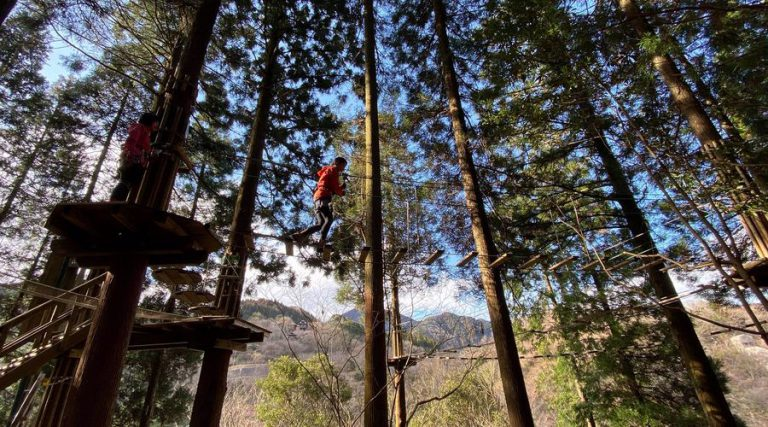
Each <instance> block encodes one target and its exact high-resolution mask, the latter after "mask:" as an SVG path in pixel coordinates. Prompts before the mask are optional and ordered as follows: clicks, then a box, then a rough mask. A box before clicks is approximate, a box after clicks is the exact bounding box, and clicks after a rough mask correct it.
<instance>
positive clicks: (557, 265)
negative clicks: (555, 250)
mask: <svg viewBox="0 0 768 427" xmlns="http://www.w3.org/2000/svg"><path fill="white" fill-rule="evenodd" d="M576 259H577V257H576V256H575V255H571V256H569V257H568V258H566V259H564V260H562V261H560V262H557V263H555V264H552V265H551V266H550V267H549V268H548V269H547V270H549V271H555V270H557V269H558V268H560V267H562V266H564V265H566V264H570V263H572V262H573V261H575V260H576Z"/></svg>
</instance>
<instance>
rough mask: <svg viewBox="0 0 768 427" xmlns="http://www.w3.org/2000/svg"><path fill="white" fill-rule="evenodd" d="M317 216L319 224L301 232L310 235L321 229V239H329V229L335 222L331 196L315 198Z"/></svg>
mask: <svg viewBox="0 0 768 427" xmlns="http://www.w3.org/2000/svg"><path fill="white" fill-rule="evenodd" d="M315 218H316V219H317V224H315V225H313V226H312V227H309V228H307V229H306V230H304V231H302V232H301V234H303V235H304V236H309V235H311V234H313V233H315V232H317V231H318V230H320V239H322V240H327V238H328V231H329V230H330V229H331V224H333V208H332V207H331V198H330V197H323V198H322V199H318V200H315Z"/></svg>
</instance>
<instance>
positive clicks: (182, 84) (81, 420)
mask: <svg viewBox="0 0 768 427" xmlns="http://www.w3.org/2000/svg"><path fill="white" fill-rule="evenodd" d="M220 6H221V0H204V1H203V2H202V3H201V4H200V6H199V8H198V10H197V12H196V14H195V19H194V23H193V24H192V27H191V29H190V37H189V43H188V44H187V46H186V48H185V50H184V54H183V55H182V60H181V63H180V65H179V70H178V75H179V76H180V78H178V79H177V80H176V85H175V86H174V89H173V91H172V96H171V97H169V98H168V99H167V103H166V105H167V108H166V110H165V111H166V112H165V115H164V117H163V120H162V123H161V130H160V135H159V137H158V138H159V140H160V141H163V142H165V143H166V144H167V147H168V148H170V150H169V151H170V153H168V154H170V155H160V156H157V157H155V158H153V160H152V161H151V162H150V165H149V170H148V171H147V174H146V175H145V179H144V182H143V183H142V188H141V189H140V190H139V195H138V199H139V201H140V202H141V204H143V205H145V206H149V207H152V208H156V209H164V208H165V207H166V206H167V203H168V198H169V195H170V193H171V191H172V189H173V183H174V180H175V177H176V170H177V169H178V164H179V159H178V156H176V155H173V150H175V149H177V148H178V147H180V146H181V145H182V144H183V142H184V136H185V135H186V130H187V125H188V123H189V119H190V116H191V114H192V106H193V105H194V103H195V99H196V94H197V83H198V79H199V77H200V73H201V71H202V68H203V64H204V62H205V52H206V50H207V48H208V43H209V42H210V39H211V34H212V33H213V27H214V24H215V23H216V17H217V16H218V12H219V8H220ZM146 269H147V258H146V256H145V255H142V254H138V255H123V256H120V257H115V259H114V261H113V262H112V264H111V266H110V271H111V273H112V274H113V280H112V283H110V284H109V285H107V286H106V287H105V289H104V290H103V291H102V297H101V298H100V300H99V305H98V307H97V308H96V311H95V313H94V319H93V324H92V326H91V330H90V333H89V334H88V339H87V340H86V344H85V351H84V352H83V357H82V359H81V360H80V365H79V366H78V368H77V373H76V375H75V378H74V379H73V381H72V387H73V393H74V399H71V400H70V402H68V404H67V415H66V418H65V420H64V425H65V426H80V425H93V426H103V425H108V424H109V420H110V417H111V413H112V407H113V405H114V402H115V399H116V397H117V388H118V385H119V380H120V372H121V368H122V365H123V361H124V359H125V352H126V350H127V347H128V341H129V339H130V334H131V330H132V328H133V322H134V318H135V314H136V307H137V306H138V303H139V297H140V296H141V285H142V283H143V281H144V273H145V272H146Z"/></svg>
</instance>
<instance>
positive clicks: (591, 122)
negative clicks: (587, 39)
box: [580, 103, 735, 426]
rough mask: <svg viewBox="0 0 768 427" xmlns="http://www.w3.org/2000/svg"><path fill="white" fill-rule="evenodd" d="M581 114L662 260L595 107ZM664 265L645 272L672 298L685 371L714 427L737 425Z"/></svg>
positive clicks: (636, 224)
mask: <svg viewBox="0 0 768 427" xmlns="http://www.w3.org/2000/svg"><path fill="white" fill-rule="evenodd" d="M580 109H581V114H582V115H583V116H584V117H585V119H586V121H587V129H586V133H587V137H588V138H589V139H590V140H592V142H593V146H594V148H595V150H596V151H597V153H598V155H599V156H600V159H601V161H602V163H603V167H604V168H605V173H606V175H607V176H608V179H609V181H610V182H611V185H612V187H613V191H614V193H615V194H616V199H617V201H618V203H619V205H620V206H621V209H622V213H623V214H624V217H625V219H626V221H627V227H628V228H629V230H630V232H631V233H632V235H633V236H634V241H633V242H634V243H635V244H636V245H640V249H638V251H640V252H643V251H647V252H645V254H646V255H648V259H649V260H650V261H657V260H660V258H659V257H658V256H659V252H658V250H657V248H656V244H655V242H654V241H653V238H652V237H651V236H652V235H651V230H650V227H649V226H648V223H647V222H646V221H645V216H644V215H643V212H642V211H641V210H640V207H639V206H638V205H637V201H636V200H635V196H634V193H633V192H632V189H631V188H630V185H629V180H628V179H627V177H626V175H625V174H624V171H623V169H622V168H621V164H620V163H619V161H618V159H617V158H616V157H615V156H614V155H613V152H612V151H611V148H610V147H609V146H608V144H607V141H606V139H605V135H604V134H603V131H602V129H601V128H600V127H599V126H598V125H597V120H596V119H595V117H596V116H595V112H594V108H593V107H592V105H590V104H588V103H582V104H581V105H580ZM664 266H665V265H664V263H663V262H661V261H659V262H658V263H656V262H651V263H648V264H647V267H646V268H645V272H646V273H647V274H648V280H649V282H650V284H651V286H652V287H653V290H654V292H655V294H656V297H657V298H658V299H670V298H671V299H672V301H671V302H667V303H665V304H663V305H662V306H661V308H662V310H663V312H664V315H665V316H666V318H667V321H668V322H669V325H670V327H671V330H672V335H673V336H674V337H675V340H676V341H677V345H678V347H679V349H680V356H681V359H682V361H683V364H684V365H685V369H687V370H688V373H689V375H690V377H691V382H692V385H693V387H694V389H695V391H696V395H697V396H698V398H699V402H700V403H701V406H702V409H703V410H704V413H705V415H706V417H707V420H708V421H709V424H710V425H712V426H731V425H735V420H734V418H733V415H732V414H731V410H730V407H729V406H728V402H727V401H726V399H725V394H724V393H723V389H722V387H721V386H720V382H719V381H718V379H717V376H716V375H715V371H714V369H713V368H712V365H711V364H710V362H709V359H708V358H707V354H706V353H705V352H704V348H703V347H702V346H701V342H700V341H699V338H698V335H696V330H695V329H694V328H693V323H692V322H691V319H690V318H689V317H688V314H687V313H686V310H685V306H683V304H682V302H680V299H679V298H676V297H677V291H676V290H675V287H674V285H673V284H672V280H671V279H670V278H669V275H668V274H667V273H666V272H665V271H662V269H663V268H664Z"/></svg>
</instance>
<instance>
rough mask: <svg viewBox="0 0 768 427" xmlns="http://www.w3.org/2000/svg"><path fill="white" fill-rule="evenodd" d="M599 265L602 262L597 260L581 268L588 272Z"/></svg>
mask: <svg viewBox="0 0 768 427" xmlns="http://www.w3.org/2000/svg"><path fill="white" fill-rule="evenodd" d="M597 264H600V260H599V259H596V260H593V261H590V262H588V263H586V264H584V265H582V266H581V270H582V271H586V270H589V269H591V268H592V267H594V266H596V265H597Z"/></svg>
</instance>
